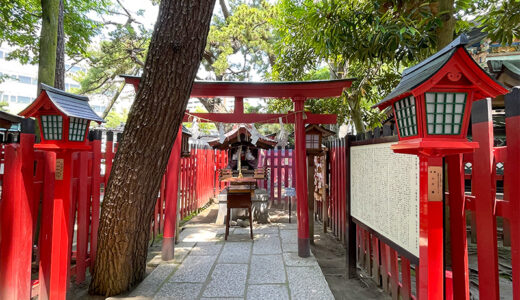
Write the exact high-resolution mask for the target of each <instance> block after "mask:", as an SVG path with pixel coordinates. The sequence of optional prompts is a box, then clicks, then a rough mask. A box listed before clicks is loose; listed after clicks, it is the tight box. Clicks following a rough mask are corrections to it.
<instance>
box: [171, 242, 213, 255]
mask: <svg viewBox="0 0 520 300" xmlns="http://www.w3.org/2000/svg"><path fill="white" fill-rule="evenodd" d="M222 245H223V244H222V243H214V242H209V243H197V245H196V246H195V247H193V248H192V249H191V252H190V256H191V255H196V256H200V255H203V256H217V255H218V254H219V252H220V249H222ZM175 250H177V249H175Z"/></svg>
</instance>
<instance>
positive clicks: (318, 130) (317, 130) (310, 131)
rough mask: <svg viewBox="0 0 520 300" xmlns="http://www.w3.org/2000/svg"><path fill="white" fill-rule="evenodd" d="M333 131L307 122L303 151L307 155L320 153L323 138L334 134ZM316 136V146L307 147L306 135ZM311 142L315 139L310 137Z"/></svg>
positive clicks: (313, 142)
mask: <svg viewBox="0 0 520 300" xmlns="http://www.w3.org/2000/svg"><path fill="white" fill-rule="evenodd" d="M334 134H335V132H334V131H331V130H328V129H327V128H325V127H323V126H320V125H316V124H309V125H307V126H306V127H305V147H306V149H305V151H306V152H307V155H320V154H321V153H322V152H323V138H324V137H329V136H331V135H334ZM310 136H317V137H318V148H309V147H308V146H309V140H308V137H310ZM312 144H315V140H314V139H312Z"/></svg>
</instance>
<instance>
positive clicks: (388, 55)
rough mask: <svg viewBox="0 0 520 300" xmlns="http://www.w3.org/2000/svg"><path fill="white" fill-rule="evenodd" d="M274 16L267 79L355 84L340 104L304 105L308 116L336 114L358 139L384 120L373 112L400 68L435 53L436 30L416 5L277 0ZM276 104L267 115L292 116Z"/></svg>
mask: <svg viewBox="0 0 520 300" xmlns="http://www.w3.org/2000/svg"><path fill="white" fill-rule="evenodd" d="M277 16H278V18H277V19H273V25H274V26H275V28H276V32H277V34H278V35H279V39H278V40H277V44H276V46H275V50H276V54H277V60H276V64H275V66H274V67H273V72H272V74H271V76H272V78H273V79H276V80H309V79H339V78H356V79H357V80H356V81H355V82H354V84H353V86H352V88H350V89H349V90H348V94H347V93H344V95H343V96H342V97H341V98H340V99H316V100H312V101H308V102H309V103H308V105H307V106H306V109H308V110H310V111H312V112H317V113H318V112H319V113H336V114H338V121H339V123H340V124H341V123H344V122H346V121H349V120H350V121H351V122H352V123H353V124H354V125H355V127H356V129H357V131H358V132H362V131H364V129H365V127H368V128H371V127H374V126H377V125H378V124H380V121H381V120H382V118H384V116H383V115H381V114H379V113H377V112H374V110H372V109H371V106H372V105H374V104H375V103H377V102H378V101H379V100H380V99H381V98H382V97H383V96H384V95H385V94H387V93H389V92H390V91H391V90H392V88H394V87H395V86H396V85H397V83H398V81H399V78H400V76H398V75H397V74H398V73H399V71H400V70H401V69H402V68H403V67H405V66H407V65H410V64H412V63H415V62H417V61H418V60H421V59H423V58H425V57H426V56H428V55H430V54H431V53H432V49H433V48H434V46H435V31H436V29H437V27H438V26H439V25H440V24H441V23H440V21H439V19H438V18H437V17H436V16H434V14H433V13H432V10H431V8H430V6H429V5H428V3H423V2H420V1H364V0H356V1H347V0H336V1H334V0H330V1H319V2H316V1H312V0H302V1H290V0H282V1H280V3H279V5H278V6H277ZM317 28H319V31H317V30H316V29H317ZM276 102H277V103H276ZM276 102H275V103H274V104H271V105H270V109H271V110H284V108H285V110H286V109H289V107H288V105H289V103H288V102H287V101H276Z"/></svg>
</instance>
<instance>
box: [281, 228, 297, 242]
mask: <svg viewBox="0 0 520 300" xmlns="http://www.w3.org/2000/svg"><path fill="white" fill-rule="evenodd" d="M280 237H281V238H282V243H284V244H285V243H288V244H297V243H298V232H297V231H296V230H280Z"/></svg>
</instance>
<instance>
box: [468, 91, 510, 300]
mask: <svg viewBox="0 0 520 300" xmlns="http://www.w3.org/2000/svg"><path fill="white" fill-rule="evenodd" d="M471 118H472V123H473V125H472V134H473V141H474V142H478V143H479V148H478V149H475V153H473V170H472V171H473V176H472V183H473V185H472V188H471V190H472V193H473V195H475V197H476V198H475V215H476V219H477V252H478V269H479V273H478V277H479V278H478V279H479V282H483V283H484V284H480V285H479V295H480V299H489V300H493V299H499V285H498V278H499V277H498V249H497V229H496V228H497V224H496V218H495V215H494V208H495V197H496V194H495V185H494V183H493V182H492V180H491V176H492V174H493V173H494V172H493V168H496V167H495V166H494V165H493V121H492V119H491V99H484V100H480V101H476V102H474V103H473V108H472V112H471ZM516 130H518V129H516ZM508 145H509V141H508Z"/></svg>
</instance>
